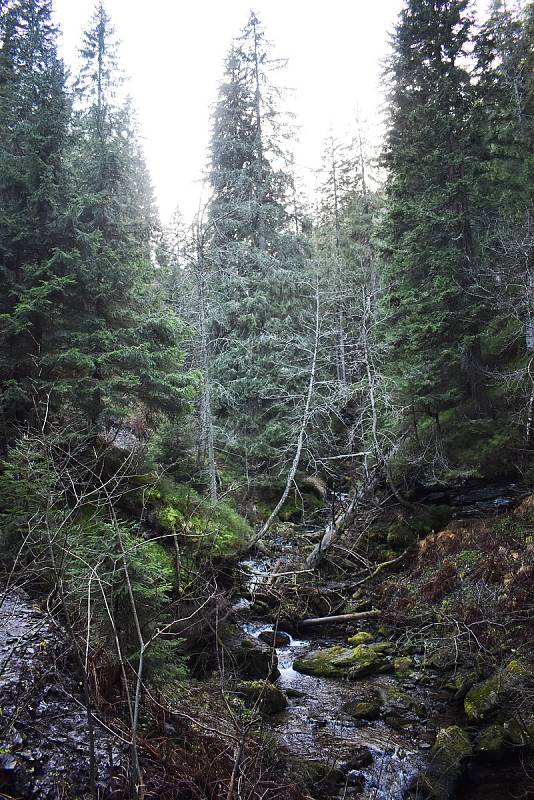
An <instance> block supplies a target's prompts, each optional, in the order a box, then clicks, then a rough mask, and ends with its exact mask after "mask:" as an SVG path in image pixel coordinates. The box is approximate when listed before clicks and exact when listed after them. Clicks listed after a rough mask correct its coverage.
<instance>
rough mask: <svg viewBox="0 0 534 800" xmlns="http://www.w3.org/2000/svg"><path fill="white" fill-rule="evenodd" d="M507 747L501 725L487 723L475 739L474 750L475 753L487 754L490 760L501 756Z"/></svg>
mask: <svg viewBox="0 0 534 800" xmlns="http://www.w3.org/2000/svg"><path fill="white" fill-rule="evenodd" d="M507 749H508V742H507V740H506V730H505V728H504V726H503V725H488V727H487V728H484V729H483V730H481V731H480V733H479V734H478V736H477V737H476V739H475V747H474V752H475V753H476V754H477V755H481V756H488V758H491V759H492V760H493V759H495V758H501V756H503V755H504V753H505V752H506V750H507Z"/></svg>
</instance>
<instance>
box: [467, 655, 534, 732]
mask: <svg viewBox="0 0 534 800" xmlns="http://www.w3.org/2000/svg"><path fill="white" fill-rule="evenodd" d="M531 677H532V673H531V671H530V670H529V669H528V668H527V667H526V666H525V664H523V663H522V662H521V661H518V660H513V661H510V662H509V663H508V664H507V665H506V667H505V668H504V669H502V670H501V671H500V672H497V673H496V674H495V675H492V676H491V677H490V678H488V679H487V680H485V681H482V682H481V683H477V684H475V686H473V687H472V688H471V689H470V690H469V691H468V692H467V694H466V696H465V699H464V710H465V713H466V714H467V716H468V718H469V719H470V720H472V721H473V722H480V721H481V720H483V719H486V718H487V717H489V716H491V714H493V713H494V712H495V711H497V710H498V709H499V707H501V706H502V705H503V698H504V696H505V695H506V694H507V693H508V692H511V691H514V690H518V689H520V688H521V686H522V685H523V684H524V683H525V682H526V681H528V680H529V679H530V678H531Z"/></svg>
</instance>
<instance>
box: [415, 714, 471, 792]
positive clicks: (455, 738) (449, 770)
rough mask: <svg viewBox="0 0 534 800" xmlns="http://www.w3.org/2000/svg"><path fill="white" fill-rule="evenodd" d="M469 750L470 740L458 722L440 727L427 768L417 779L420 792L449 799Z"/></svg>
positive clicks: (469, 752)
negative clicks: (448, 726) (446, 726)
mask: <svg viewBox="0 0 534 800" xmlns="http://www.w3.org/2000/svg"><path fill="white" fill-rule="evenodd" d="M471 752H472V747H471V742H470V741H469V736H468V735H467V733H466V732H465V731H464V730H462V729H461V728H459V727H458V726H457V725H453V726H451V727H450V728H442V729H441V730H440V731H439V732H438V735H437V736H436V741H435V742H434V744H433V746H432V750H431V751H430V756H431V758H430V763H429V765H428V767H427V770H426V772H425V774H424V775H420V776H419V778H418V781H417V783H418V787H419V788H420V789H423V795H424V796H425V795H426V796H427V797H428V798H431V799H432V800H449V798H451V797H452V796H453V792H454V789H455V786H456V784H457V782H458V779H459V777H460V776H461V774H462V772H463V770H464V761H465V759H466V758H467V757H468V756H470V755H471Z"/></svg>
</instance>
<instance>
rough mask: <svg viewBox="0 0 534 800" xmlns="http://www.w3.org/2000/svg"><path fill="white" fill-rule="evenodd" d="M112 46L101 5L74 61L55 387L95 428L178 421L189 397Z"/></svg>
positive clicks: (177, 327) (140, 164) (131, 121)
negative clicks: (69, 287) (67, 233)
mask: <svg viewBox="0 0 534 800" xmlns="http://www.w3.org/2000/svg"><path fill="white" fill-rule="evenodd" d="M116 47H117V45H116V42H115V39H114V31H113V28H112V26H111V23H110V19H109V17H108V15H107V13H106V10H105V8H104V6H103V4H102V3H99V4H98V5H97V7H96V10H95V13H94V15H93V18H92V21H91V25H90V27H89V29H88V30H87V31H86V33H85V35H84V39H83V46H82V49H81V51H80V55H81V60H82V64H81V69H80V77H79V80H78V82H77V84H76V87H75V89H76V106H75V109H76V116H75V122H74V128H73V134H72V146H71V151H70V160H71V186H70V192H71V203H72V208H73V224H74V225H75V226H76V236H77V244H78V250H79V257H78V259H77V263H76V283H75V286H74V287H73V291H72V294H71V297H70V318H69V319H68V320H67V321H66V324H65V327H64V329H63V330H61V331H60V332H59V338H60V340H61V342H60V343H59V344H60V345H61V346H62V355H61V358H60V359H57V360H56V362H55V367H56V375H57V380H58V381H59V382H60V386H61V388H62V391H63V392H64V394H65V396H66V397H67V398H70V399H71V400H72V398H76V400H75V403H76V405H78V406H79V407H81V409H82V411H83V413H84V414H85V415H87V417H88V419H89V420H90V421H91V422H92V423H97V422H98V423H100V422H102V421H104V418H108V419H110V418H111V419H120V418H122V417H124V416H125V414H127V413H129V411H131V410H132V408H134V409H135V407H136V406H138V407H139V406H141V407H142V408H145V409H148V411H161V410H163V411H165V412H167V413H170V414H174V413H176V412H177V411H178V410H179V409H180V408H181V406H182V404H183V403H184V401H185V400H187V398H188V397H189V396H190V395H191V385H190V381H189V378H188V377H187V376H186V375H185V374H184V373H183V370H182V362H183V352H182V350H181V347H180V337H181V334H180V330H181V325H180V323H179V321H178V319H177V318H176V316H175V315H174V314H173V313H172V311H171V309H170V308H168V307H167V306H165V304H164V302H163V292H162V291H160V290H159V289H158V287H157V284H156V271H155V265H154V263H153V259H152V250H153V245H154V243H155V240H154V238H153V234H154V231H155V228H156V214H155V209H154V202H153V197H152V189H151V186H150V181H149V177H148V172H147V169H146V166H145V163H144V158H143V154H142V150H141V147H140V144H139V137H138V134H137V130H136V124H135V117H134V114H133V111H132V108H131V104H130V102H129V100H128V99H127V98H126V99H122V98H121V97H120V89H121V77H120V72H119V71H118V66H117V63H116V57H115V53H116Z"/></svg>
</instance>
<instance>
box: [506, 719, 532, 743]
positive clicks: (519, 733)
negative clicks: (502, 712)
mask: <svg viewBox="0 0 534 800" xmlns="http://www.w3.org/2000/svg"><path fill="white" fill-rule="evenodd" d="M503 730H504V735H505V736H506V740H507V741H508V742H509V743H510V744H511V745H513V746H514V747H528V748H530V749H534V720H533V719H526V720H525V719H521V720H519V719H508V720H506V721H505V723H504V724H503Z"/></svg>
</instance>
